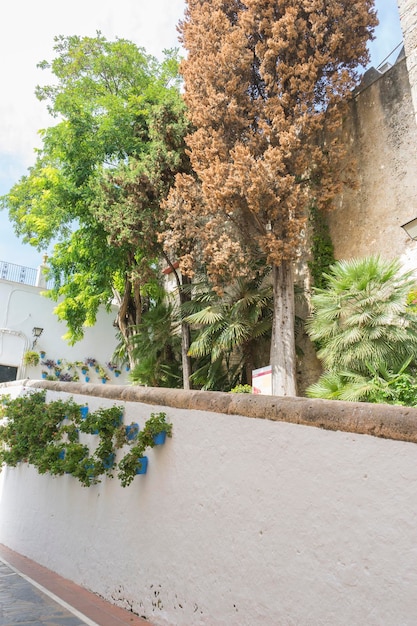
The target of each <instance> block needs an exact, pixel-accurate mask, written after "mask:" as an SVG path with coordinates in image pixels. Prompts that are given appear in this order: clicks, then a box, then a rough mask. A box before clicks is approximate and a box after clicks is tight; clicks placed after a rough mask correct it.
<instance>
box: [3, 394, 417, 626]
mask: <svg viewBox="0 0 417 626" xmlns="http://www.w3.org/2000/svg"><path fill="white" fill-rule="evenodd" d="M48 397H49V399H55V398H57V397H61V394H60V393H57V392H50V391H49V392H48ZM74 398H75V399H76V400H77V401H79V402H83V401H85V400H87V401H88V403H89V406H90V408H91V409H94V408H96V407H97V406H107V405H113V404H114V402H113V401H112V400H106V399H103V398H101V399H100V398H93V397H91V396H84V397H83V396H74ZM118 404H120V403H118ZM159 410H164V411H165V412H166V413H167V416H168V418H169V419H170V420H171V421H172V423H173V438H172V439H170V440H168V441H167V443H166V444H165V445H164V446H162V447H161V448H155V449H154V450H152V451H151V452H150V453H149V468H148V473H147V474H146V475H145V476H138V477H136V478H135V480H134V482H133V483H132V485H131V486H130V487H128V488H125V489H123V488H121V487H120V486H119V483H118V481H117V480H109V479H106V480H105V481H104V482H103V483H102V484H100V485H97V486H93V487H90V488H83V487H81V486H79V484H78V483H77V482H76V480H75V479H73V478H72V477H69V476H64V477H59V478H51V477H48V476H38V475H37V474H36V472H35V471H33V470H32V469H30V468H27V467H25V466H22V467H18V468H15V469H10V468H6V469H5V470H4V471H3V472H2V473H1V474H0V542H1V543H3V544H5V545H7V546H8V547H10V548H12V549H14V550H16V551H18V552H20V553H22V554H24V555H26V556H28V557H30V558H31V559H34V560H36V561H38V562H39V563H41V564H43V565H45V566H47V567H49V568H51V569H52V570H55V571H57V572H59V573H60V574H61V575H63V576H65V577H68V578H70V579H72V580H74V581H75V582H77V583H79V584H81V585H83V586H85V587H87V588H89V589H92V590H93V591H95V592H96V593H98V594H100V595H101V596H104V597H105V598H107V599H109V600H110V601H112V602H114V603H116V604H119V605H120V606H124V607H126V608H131V609H132V610H133V611H134V612H135V613H138V614H139V615H143V616H146V617H147V618H148V619H149V620H150V621H151V622H152V623H154V624H157V625H161V626H163V625H176V626H191V625H192V626H199V625H204V626H254V625H257V626H258V625H262V626H278V625H279V626H289V625H293V626H330V625H331V626H338V625H343V626H352V625H353V624H355V625H362V624H363V625H365V624H366V625H367V626H373V625H375V626H381V624H384V626H398V625H399V624H401V625H403V626H404V625H410V626H411V625H414V624H415V623H416V615H417V599H416V595H415V589H416V586H417V560H416V557H415V551H416V545H417V498H416V492H417V446H416V445H415V444H413V443H405V442H401V441H392V440H387V439H378V438H375V437H371V436H367V435H356V434H349V433H344V432H330V431H325V430H321V429H318V428H315V427H309V426H300V425H295V424H288V423H284V422H273V421H269V420H263V419H250V418H246V417H243V416H239V415H222V414H219V413H208V412H205V411H197V410H183V409H175V408H168V407H162V406H149V405H145V404H143V403H134V402H127V403H125V422H131V421H132V420H133V421H138V422H139V424H143V422H144V420H145V419H146V418H147V417H149V415H150V413H151V412H155V411H159Z"/></svg>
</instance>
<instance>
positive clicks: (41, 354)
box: [39, 350, 46, 359]
mask: <svg viewBox="0 0 417 626" xmlns="http://www.w3.org/2000/svg"><path fill="white" fill-rule="evenodd" d="M39 356H40V357H41V359H44V358H45V357H46V352H44V351H43V350H42V351H41V352H39Z"/></svg>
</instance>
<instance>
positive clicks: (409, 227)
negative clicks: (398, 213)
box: [401, 217, 417, 240]
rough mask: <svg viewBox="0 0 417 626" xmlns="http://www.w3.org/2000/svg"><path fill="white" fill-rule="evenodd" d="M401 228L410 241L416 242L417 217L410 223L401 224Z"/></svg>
mask: <svg viewBox="0 0 417 626" xmlns="http://www.w3.org/2000/svg"><path fill="white" fill-rule="evenodd" d="M401 228H404V230H405V232H406V233H407V235H408V236H409V237H411V239H414V240H417V217H415V218H414V219H413V220H411V221H410V222H407V223H406V224H403V225H402V226H401Z"/></svg>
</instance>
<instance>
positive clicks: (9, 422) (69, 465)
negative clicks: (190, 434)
mask: <svg viewBox="0 0 417 626" xmlns="http://www.w3.org/2000/svg"><path fill="white" fill-rule="evenodd" d="M82 408H83V407H82V406H81V405H79V404H77V403H76V402H74V400H73V399H72V398H71V399H69V400H66V401H62V400H55V401H53V402H46V391H45V390H42V391H36V392H34V393H27V394H25V395H23V396H20V397H18V398H15V399H11V398H10V397H9V396H3V397H2V398H1V400H0V418H3V423H2V424H0V467H1V466H3V465H9V466H11V467H16V466H17V465H18V463H28V464H30V465H33V466H34V467H35V468H36V469H37V471H38V472H39V473H40V474H45V473H46V472H49V473H50V474H52V475H58V476H59V475H63V474H71V475H72V476H74V477H75V478H77V479H78V480H79V482H80V483H81V484H82V485H83V486H85V487H88V486H90V485H93V484H97V483H99V482H100V481H101V478H102V477H103V476H109V477H113V475H114V472H115V471H118V477H119V479H120V482H121V484H122V486H123V487H125V486H127V485H130V484H131V482H132V481H133V479H134V477H135V476H136V473H137V469H138V468H139V469H140V465H141V462H142V459H143V458H144V455H145V452H146V449H147V448H152V447H154V445H156V443H155V437H156V436H157V435H158V434H160V433H162V432H165V433H166V435H167V436H168V437H171V435H172V424H170V423H168V422H167V421H166V414H165V413H162V412H161V413H157V414H154V413H152V414H151V417H150V418H149V419H148V420H147V421H146V422H145V425H144V427H143V429H142V430H141V431H139V428H138V427H137V425H136V424H130V425H128V426H125V425H124V424H123V409H122V407H120V406H113V407H109V408H100V409H98V410H96V411H94V412H92V413H88V412H87V411H88V410H87V409H84V410H82ZM135 427H136V428H135ZM132 432H133V433H134V436H130V435H129V434H128V433H132ZM81 433H83V434H85V435H93V436H94V437H95V438H96V440H95V441H89V438H88V437H80V434H81ZM92 443H95V445H94V446H93V445H91V444H92ZM87 444H90V445H87ZM125 447H129V451H128V452H126V453H125V454H124V456H123V457H122V459H121V460H120V461H119V462H117V461H116V454H117V451H118V450H120V449H122V448H125Z"/></svg>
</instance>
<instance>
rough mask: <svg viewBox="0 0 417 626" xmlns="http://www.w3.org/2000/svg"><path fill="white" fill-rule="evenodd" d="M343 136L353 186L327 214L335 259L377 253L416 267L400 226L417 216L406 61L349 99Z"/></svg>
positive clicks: (415, 251) (415, 253) (416, 163)
mask: <svg viewBox="0 0 417 626" xmlns="http://www.w3.org/2000/svg"><path fill="white" fill-rule="evenodd" d="M343 132H344V133H345V138H346V142H347V144H348V145H349V146H350V151H351V155H352V157H354V158H355V159H356V162H357V188H356V189H355V190H345V191H344V193H343V194H342V195H341V196H340V197H339V198H338V201H337V202H336V205H335V208H334V210H333V211H331V212H330V213H329V216H328V217H329V225H330V232H331V236H332V240H333V243H334V247H335V256H336V258H338V259H342V258H343V259H349V258H352V257H363V256H366V255H369V254H376V253H379V254H381V255H382V256H384V257H388V258H392V257H400V258H401V259H402V261H403V263H404V265H406V266H409V267H416V264H417V248H416V244H415V243H414V242H413V241H411V240H410V239H409V238H408V237H407V235H406V234H405V232H404V230H403V229H401V225H402V224H404V223H406V222H408V221H409V220H411V219H413V218H414V217H416V216H417V125H416V120H415V115H414V109H413V102H412V96H411V89H410V83H409V78H408V72H407V65H406V60H405V59H403V60H401V61H399V62H398V63H397V64H396V65H394V66H393V67H392V68H391V69H390V70H388V71H387V72H386V73H385V74H383V75H382V76H381V77H380V78H378V80H376V81H375V82H373V83H372V84H371V85H369V86H368V87H366V88H365V89H363V90H362V91H360V92H359V93H358V94H357V95H356V96H355V98H354V99H353V101H352V103H351V107H350V115H349V116H347V118H346V120H345V124H344V129H343Z"/></svg>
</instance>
